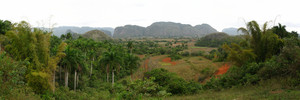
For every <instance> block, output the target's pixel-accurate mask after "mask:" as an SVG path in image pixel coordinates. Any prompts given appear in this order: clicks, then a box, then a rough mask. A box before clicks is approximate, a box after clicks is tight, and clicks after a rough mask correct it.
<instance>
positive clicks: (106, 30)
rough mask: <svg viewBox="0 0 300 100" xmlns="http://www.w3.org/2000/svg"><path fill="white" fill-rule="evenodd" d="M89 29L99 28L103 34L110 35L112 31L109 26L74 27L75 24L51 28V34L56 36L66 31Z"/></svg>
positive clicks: (78, 31) (80, 32)
mask: <svg viewBox="0 0 300 100" xmlns="http://www.w3.org/2000/svg"><path fill="white" fill-rule="evenodd" d="M91 30H100V31H102V32H104V33H105V34H107V35H109V36H112V35H113V33H114V29H113V28H111V27H76V26H60V27H54V28H53V34H54V35H56V36H61V35H62V34H66V33H68V32H71V33H78V34H83V33H86V32H88V31H91Z"/></svg>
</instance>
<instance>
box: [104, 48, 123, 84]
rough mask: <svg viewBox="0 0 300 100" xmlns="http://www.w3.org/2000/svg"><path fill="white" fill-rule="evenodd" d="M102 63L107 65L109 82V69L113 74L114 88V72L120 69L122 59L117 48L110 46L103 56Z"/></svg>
mask: <svg viewBox="0 0 300 100" xmlns="http://www.w3.org/2000/svg"><path fill="white" fill-rule="evenodd" d="M101 62H102V63H103V64H104V65H106V80H107V82H108V80H109V79H108V78H109V69H111V73H112V86H113V84H114V71H115V70H116V69H120V63H121V57H120V54H119V52H118V51H117V48H116V47H114V46H110V48H109V49H108V51H106V52H104V53H103V55H102V59H101Z"/></svg>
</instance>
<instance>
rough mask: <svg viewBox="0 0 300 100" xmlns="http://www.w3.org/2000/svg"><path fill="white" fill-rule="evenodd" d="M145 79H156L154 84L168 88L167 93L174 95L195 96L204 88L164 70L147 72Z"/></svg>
mask: <svg viewBox="0 0 300 100" xmlns="http://www.w3.org/2000/svg"><path fill="white" fill-rule="evenodd" d="M144 77H145V78H149V77H154V78H155V79H154V80H153V81H154V82H156V83H158V84H159V85H160V86H162V87H164V88H167V92H170V93H172V94H193V93H197V92H198V91H199V90H200V89H201V88H202V87H201V85H200V84H198V83H194V82H187V81H185V80H184V79H182V78H180V77H179V76H177V75H176V74H175V73H171V72H168V71H167V70H165V69H162V68H160V69H154V70H152V71H150V72H146V73H145V75H144Z"/></svg>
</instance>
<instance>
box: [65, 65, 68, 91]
mask: <svg viewBox="0 0 300 100" xmlns="http://www.w3.org/2000/svg"><path fill="white" fill-rule="evenodd" d="M68 79H69V72H68V70H67V68H65V87H68Z"/></svg>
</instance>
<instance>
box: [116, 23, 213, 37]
mask: <svg viewBox="0 0 300 100" xmlns="http://www.w3.org/2000/svg"><path fill="white" fill-rule="evenodd" d="M215 32H218V31H217V30H216V29H214V28H213V27H211V26H210V25H208V24H201V25H196V26H191V25H189V24H181V23H174V22H155V23H153V24H151V25H150V26H148V27H142V26H137V25H125V26H121V27H117V28H116V29H115V31H114V35H113V37H114V38H138V37H161V38H171V37H201V36H204V35H206V34H209V33H215Z"/></svg>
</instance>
